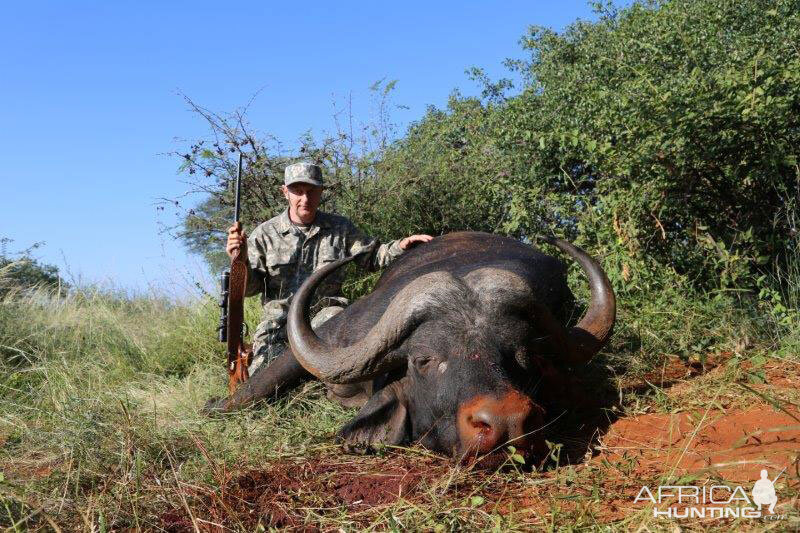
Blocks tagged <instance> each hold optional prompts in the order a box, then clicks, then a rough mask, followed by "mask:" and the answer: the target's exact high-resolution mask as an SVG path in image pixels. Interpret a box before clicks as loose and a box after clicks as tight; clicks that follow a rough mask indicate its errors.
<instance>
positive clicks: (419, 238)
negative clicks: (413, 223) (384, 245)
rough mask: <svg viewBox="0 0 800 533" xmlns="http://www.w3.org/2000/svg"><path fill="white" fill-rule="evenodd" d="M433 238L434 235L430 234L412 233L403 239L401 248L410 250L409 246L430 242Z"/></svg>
mask: <svg viewBox="0 0 800 533" xmlns="http://www.w3.org/2000/svg"><path fill="white" fill-rule="evenodd" d="M432 240H433V237H431V236H430V235H411V236H410V237H406V238H405V239H403V240H402V241H400V249H401V250H408V249H409V248H413V247H414V246H416V245H418V244H422V243H426V242H430V241H432Z"/></svg>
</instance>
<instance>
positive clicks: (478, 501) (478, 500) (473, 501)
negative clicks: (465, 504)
mask: <svg viewBox="0 0 800 533" xmlns="http://www.w3.org/2000/svg"><path fill="white" fill-rule="evenodd" d="M484 503H486V500H484V499H483V496H473V497H472V498H470V499H469V505H470V507H480V506H481V505H483V504H484Z"/></svg>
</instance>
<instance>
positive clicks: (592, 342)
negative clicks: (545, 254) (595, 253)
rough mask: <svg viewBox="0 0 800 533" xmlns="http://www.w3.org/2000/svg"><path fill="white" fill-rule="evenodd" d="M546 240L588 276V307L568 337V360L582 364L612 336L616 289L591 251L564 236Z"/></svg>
mask: <svg viewBox="0 0 800 533" xmlns="http://www.w3.org/2000/svg"><path fill="white" fill-rule="evenodd" d="M545 241H547V242H548V243H550V244H552V245H553V246H555V247H557V248H558V249H560V250H561V251H562V252H564V253H566V254H567V255H569V256H570V257H572V258H573V259H575V261H576V262H577V263H578V264H579V265H580V266H581V269H583V272H584V273H585V274H586V277H588V278H589V288H590V290H591V297H592V300H591V302H590V303H589V308H588V309H587V310H586V313H585V314H584V315H583V318H581V320H580V322H578V323H577V324H576V325H575V326H574V327H572V328H571V329H570V330H569V332H568V333H567V338H566V341H567V344H568V346H567V363H568V364H570V365H573V366H576V365H581V364H584V363H587V362H589V360H591V358H592V357H594V356H595V354H597V352H599V351H600V349H601V348H602V347H603V346H604V345H605V344H606V342H607V341H608V339H609V338H610V337H611V332H612V331H613V329H614V321H615V320H616V316H617V300H616V297H615V296H614V289H613V288H612V287H611V282H610V281H608V277H607V276H606V273H605V272H603V268H602V267H601V266H600V265H599V264H598V263H597V261H595V260H594V259H592V258H591V257H590V256H589V254H587V253H586V252H584V251H583V250H581V249H580V248H578V247H577V246H575V245H574V244H571V243H569V242H567V241H565V240H562V239H556V238H551V237H546V238H545Z"/></svg>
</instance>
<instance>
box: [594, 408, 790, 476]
mask: <svg viewBox="0 0 800 533" xmlns="http://www.w3.org/2000/svg"><path fill="white" fill-rule="evenodd" d="M602 443H603V447H602V450H603V452H602V453H601V454H600V455H599V456H598V458H597V459H605V460H607V461H609V462H615V461H634V462H635V464H636V467H635V468H634V470H633V472H635V473H638V474H640V475H646V474H657V475H669V476H670V477H677V476H680V475H684V474H687V473H692V474H704V475H706V476H711V477H714V478H720V479H724V480H727V481H739V482H744V481H747V482H751V481H755V480H756V479H758V477H759V472H760V470H761V469H762V468H767V469H768V470H769V471H770V472H774V473H777V472H779V471H780V470H782V469H784V468H786V469H791V468H792V467H793V465H794V466H797V464H798V463H797V461H798V454H800V411H798V410H797V409H796V408H795V409H792V410H787V411H786V412H783V411H779V410H775V409H773V408H772V407H765V406H758V407H753V408H750V409H747V410H739V409H736V410H729V411H727V412H722V411H719V410H709V411H707V412H704V411H696V412H692V413H678V414H674V415H663V414H648V415H642V416H638V417H634V418H624V419H621V420H619V421H617V422H616V423H614V424H613V425H612V426H611V427H610V429H609V431H608V433H607V434H606V435H605V437H604V438H603V439H602ZM670 474H671V475H670Z"/></svg>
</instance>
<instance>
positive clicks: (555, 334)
mask: <svg viewBox="0 0 800 533" xmlns="http://www.w3.org/2000/svg"><path fill="white" fill-rule="evenodd" d="M550 242H551V243H552V244H554V245H555V246H557V247H558V248H560V249H561V250H562V251H564V252H566V253H567V254H569V255H570V256H571V257H572V258H574V259H575V260H576V261H577V262H578V263H579V264H580V266H581V268H582V269H583V271H584V272H585V274H586V275H587V277H588V280H589V284H590V287H591V294H592V298H591V303H590V304H589V306H588V309H587V311H586V313H585V315H584V317H583V318H582V319H581V320H580V321H579V322H578V323H577V324H576V325H575V326H574V327H571V328H567V327H566V326H565V325H564V323H565V321H566V318H565V317H566V316H567V314H568V311H569V309H571V307H572V303H573V301H572V294H571V292H570V291H569V288H568V287H567V285H566V274H565V272H566V270H565V268H564V266H563V264H562V263H561V262H560V261H558V260H556V259H554V258H552V257H549V256H547V255H545V254H543V253H541V252H539V251H537V250H535V249H534V248H532V247H529V246H526V245H524V244H522V243H520V242H518V241H516V240H513V239H509V238H505V237H500V236H496V235H490V234H482V233H472V232H465V233H456V234H450V235H447V236H444V237H440V238H437V239H434V240H433V241H432V242H431V243H429V244H426V245H424V246H421V247H419V248H417V249H415V250H412V251H411V252H409V253H408V254H406V255H405V256H403V257H402V258H401V259H400V260H399V261H398V262H397V263H396V264H395V265H393V266H392V268H391V269H389V270H388V271H387V272H386V273H385V274H384V275H383V276H382V278H381V280H380V281H379V282H378V284H377V286H376V288H375V291H373V293H371V294H370V295H368V296H366V297H364V298H362V299H361V300H359V301H357V302H355V303H354V304H353V305H352V306H350V307H349V308H347V309H346V310H345V311H344V312H342V313H340V314H339V315H337V316H336V317H334V318H333V319H331V321H330V323H327V324H325V325H324V327H323V328H321V329H320V332H319V334H318V333H317V332H315V331H313V330H312V329H311V326H310V323H309V311H308V309H309V304H310V303H311V300H312V296H313V293H314V290H315V288H316V287H317V286H318V285H319V284H320V282H322V280H324V279H325V277H326V276H328V275H330V274H331V273H332V272H333V271H335V270H336V269H338V268H340V267H342V266H343V265H344V264H345V263H347V262H349V261H351V260H352V259H353V258H347V259H342V260H339V261H336V262H333V263H331V264H329V265H326V266H325V267H323V268H321V269H320V270H318V271H316V272H314V274H312V275H311V276H310V277H309V279H308V280H307V281H306V282H305V283H304V284H303V286H302V287H301V288H300V289H299V291H298V292H297V294H296V295H295V297H294V300H293V302H292V305H291V308H290V311H289V318H288V323H287V332H288V337H289V344H290V347H291V352H292V353H293V355H294V358H295V359H296V360H297V361H298V362H299V363H300V364H301V365H302V366H303V367H304V368H305V369H306V370H307V371H308V372H310V373H311V374H313V375H314V376H316V377H317V378H319V379H320V380H322V381H324V382H326V383H327V384H330V385H331V386H333V387H336V386H339V387H347V386H348V384H349V386H350V387H351V388H352V387H359V386H361V385H362V384H366V383H369V384H370V387H368V388H367V389H366V390H368V392H369V394H370V396H369V397H368V399H367V400H366V402H365V403H364V404H363V407H362V408H361V410H360V411H359V413H358V414H357V415H356V417H355V418H354V419H353V420H352V421H351V422H350V423H348V424H347V425H346V426H345V427H344V428H342V430H341V431H340V433H339V436H340V438H341V439H342V440H343V441H344V442H345V444H346V445H347V446H349V447H358V446H369V445H371V444H375V443H385V444H402V443H406V442H411V441H418V442H420V443H421V444H423V445H424V446H426V447H428V448H431V449H433V450H437V451H440V452H443V453H447V454H451V455H454V456H468V455H474V454H478V453H481V454H483V453H488V452H491V451H493V450H495V449H497V448H498V447H499V446H502V445H504V444H506V443H509V444H513V445H514V446H516V447H517V448H522V449H526V448H528V449H529V448H531V447H533V446H535V445H536V444H538V443H540V442H541V438H542V436H541V433H540V432H539V430H540V429H541V428H542V425H543V422H544V415H545V413H544V409H543V408H542V407H541V405H540V402H539V401H538V399H537V390H538V388H539V385H540V381H541V378H542V375H541V371H540V369H539V365H538V363H537V361H541V360H543V359H556V360H559V361H562V362H563V363H564V364H565V365H567V366H575V365H580V364H583V363H585V362H587V361H588V360H589V359H591V358H592V356H593V355H594V354H595V353H597V351H598V350H600V348H601V347H602V346H603V345H604V344H605V342H606V341H607V340H608V338H609V336H610V334H611V331H612V328H613V325H614V320H615V312H616V311H615V310H616V306H615V299H614V292H613V290H612V288H611V285H610V283H609V281H608V278H607V277H606V275H605V274H604V273H603V271H602V269H601V267H600V266H599V265H598V264H597V263H596V262H595V261H594V260H593V259H592V258H590V257H589V256H588V255H587V254H586V253H585V252H583V251H582V250H580V249H579V248H577V247H575V246H573V245H571V244H569V243H567V242H565V241H562V240H557V239H552V240H551V241H550Z"/></svg>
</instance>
